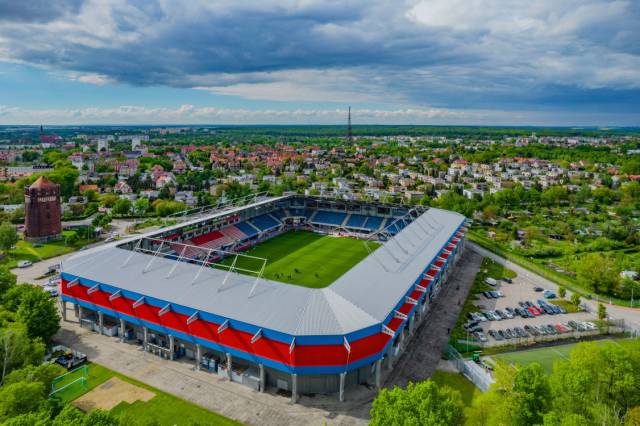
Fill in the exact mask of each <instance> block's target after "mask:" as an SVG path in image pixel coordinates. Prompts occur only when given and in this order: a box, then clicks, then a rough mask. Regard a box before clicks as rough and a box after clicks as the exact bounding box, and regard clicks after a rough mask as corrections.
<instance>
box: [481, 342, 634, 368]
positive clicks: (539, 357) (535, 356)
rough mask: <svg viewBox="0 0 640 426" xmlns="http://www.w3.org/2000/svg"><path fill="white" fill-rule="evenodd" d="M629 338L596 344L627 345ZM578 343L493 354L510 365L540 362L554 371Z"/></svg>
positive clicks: (495, 357)
mask: <svg viewBox="0 0 640 426" xmlns="http://www.w3.org/2000/svg"><path fill="white" fill-rule="evenodd" d="M628 341H630V340H629V339H602V340H596V341H595V344H598V345H600V344H603V343H605V342H608V343H614V344H618V345H625V344H627V342H628ZM577 345H578V343H569V344H566V345H559V346H550V347H546V348H538V349H530V350H527V351H518V352H509V353H504V354H500V355H491V357H492V358H494V359H500V360H502V361H504V362H506V363H507V364H509V365H522V366H525V365H529V364H532V363H534V362H537V363H538V364H540V365H541V366H542V367H543V368H544V369H545V370H546V371H547V372H549V373H551V372H552V371H553V364H554V363H555V362H556V361H558V360H561V359H568V358H569V354H570V353H571V351H572V350H573V349H574V348H575V347H576V346H577Z"/></svg>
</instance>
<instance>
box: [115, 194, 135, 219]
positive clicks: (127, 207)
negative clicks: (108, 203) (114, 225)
mask: <svg viewBox="0 0 640 426" xmlns="http://www.w3.org/2000/svg"><path fill="white" fill-rule="evenodd" d="M129 211H131V201H129V200H128V199H126V198H120V199H119V200H118V201H116V203H115V204H114V205H113V212H114V213H115V214H120V215H125V214H128V213H129Z"/></svg>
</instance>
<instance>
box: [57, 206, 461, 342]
mask: <svg viewBox="0 0 640 426" xmlns="http://www.w3.org/2000/svg"><path fill="white" fill-rule="evenodd" d="M268 201H274V200H273V199H271V200H268ZM268 201H267V202H268ZM262 203H263V202H261V203H260V204H262ZM227 213H229V211H226V212H224V214H227ZM214 216H215V215H214ZM199 220H202V219H199ZM199 220H196V221H194V222H197V221H199ZM464 221H465V217H464V216H463V215H461V214H458V213H454V212H450V211H446V210H440V209H434V208H432V209H429V210H427V211H426V212H425V213H423V214H422V215H420V216H419V217H418V218H415V219H414V220H413V221H412V222H411V223H410V224H409V225H408V226H407V227H406V228H404V229H403V230H402V231H401V232H400V233H399V234H397V235H396V237H395V238H394V239H392V240H390V241H387V242H386V243H385V244H384V245H383V246H382V247H380V248H379V249H378V250H376V251H375V252H373V253H372V254H370V255H369V256H367V257H366V258H365V259H363V260H362V261H361V262H360V263H358V264H356V265H355V266H354V267H353V268H352V269H350V270H349V271H347V272H346V273H345V274H343V275H342V276H341V277H339V278H338V279H337V280H336V281H335V282H334V283H333V284H331V285H330V286H329V287H325V288H322V289H312V288H306V287H301V286H297V285H291V284H285V283H281V282H277V281H272V280H267V279H261V280H260V281H259V283H258V284H257V286H256V288H255V291H254V292H253V294H251V295H250V292H251V289H252V287H253V286H254V283H255V278H254V277H251V276H248V275H242V274H239V273H230V274H229V278H228V279H227V282H226V283H225V284H224V286H222V282H223V280H224V278H225V276H227V272H226V271H224V270H219V269H213V268H200V266H199V265H196V264H191V263H185V262H179V264H178V265H177V266H176V261H175V260H172V259H166V258H164V257H161V256H157V257H155V258H154V259H153V262H152V264H151V266H149V264H150V260H151V259H152V256H151V255H150V254H145V253H140V252H136V251H130V250H125V249H122V248H119V247H118V246H119V245H122V241H120V242H118V244H108V245H104V246H100V247H96V248H94V249H91V250H87V251H85V252H81V253H78V254H76V255H74V256H72V257H70V258H69V259H67V260H65V261H64V262H63V271H64V273H66V274H70V275H73V276H77V277H80V278H85V279H89V280H93V281H96V282H99V283H102V284H106V285H111V286H113V287H117V288H121V289H123V290H128V291H131V292H135V293H139V294H142V295H145V296H148V297H151V298H156V299H160V300H162V301H164V302H167V303H173V304H177V305H182V306H184V307H188V308H192V309H195V310H198V311H203V312H209V313H213V314H216V315H219V316H222V317H225V318H229V319H231V320H236V321H241V322H244V323H248V324H251V325H254V326H257V327H261V328H266V329H270V330H274V331H278V332H281V333H286V334H289V335H292V336H311V335H325V336H326V335H347V334H349V333H352V332H355V331H358V330H361V329H363V328H366V327H370V326H375V325H379V324H381V323H382V322H384V321H385V319H386V318H387V316H388V315H389V314H390V312H391V311H392V310H393V309H394V308H395V307H396V305H397V304H398V303H399V302H400V301H401V299H402V298H403V297H404V296H405V294H406V293H407V291H408V290H409V288H410V287H411V286H412V285H413V284H414V283H415V282H416V280H417V279H418V278H419V277H420V275H421V274H422V272H423V271H424V269H425V267H426V266H428V265H429V263H431V262H432V261H433V260H435V258H436V256H437V255H438V254H439V252H440V250H441V249H442V248H443V247H444V246H445V245H446V244H447V242H448V241H449V239H450V238H451V237H452V235H453V234H454V233H455V232H456V230H457V229H458V228H459V227H460V226H461V225H462V224H463V223H464ZM182 226H185V224H181V225H179V226H176V227H177V228H179V227H182ZM163 231H164V230H163ZM156 234H158V232H154V233H150V234H149V235H150V236H151V235H156ZM136 238H140V237H139V236H138V237H136ZM127 259H128V262H127ZM174 266H176V267H175V269H174V271H173V273H171V274H169V272H170V271H171V269H172V268H173V267H174ZM145 270H146V272H145ZM198 271H200V274H199V275H198ZM196 276H198V278H197V280H195V281H193V280H194V277H196Z"/></svg>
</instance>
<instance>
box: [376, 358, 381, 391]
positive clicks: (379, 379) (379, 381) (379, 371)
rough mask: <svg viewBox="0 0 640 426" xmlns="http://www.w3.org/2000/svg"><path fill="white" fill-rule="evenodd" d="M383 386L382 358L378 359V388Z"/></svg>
mask: <svg viewBox="0 0 640 426" xmlns="http://www.w3.org/2000/svg"><path fill="white" fill-rule="evenodd" d="M381 387H382V358H380V359H379V360H377V361H376V389H378V390H380V388H381Z"/></svg>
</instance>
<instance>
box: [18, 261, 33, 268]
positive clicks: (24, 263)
mask: <svg viewBox="0 0 640 426" xmlns="http://www.w3.org/2000/svg"><path fill="white" fill-rule="evenodd" d="M31 265H33V263H32V262H31V261H30V260H20V261H18V268H28V267H29V266H31Z"/></svg>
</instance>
